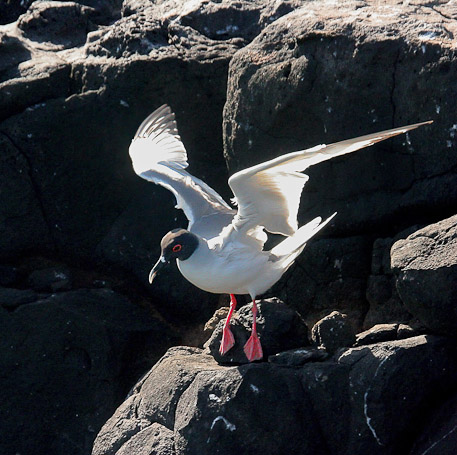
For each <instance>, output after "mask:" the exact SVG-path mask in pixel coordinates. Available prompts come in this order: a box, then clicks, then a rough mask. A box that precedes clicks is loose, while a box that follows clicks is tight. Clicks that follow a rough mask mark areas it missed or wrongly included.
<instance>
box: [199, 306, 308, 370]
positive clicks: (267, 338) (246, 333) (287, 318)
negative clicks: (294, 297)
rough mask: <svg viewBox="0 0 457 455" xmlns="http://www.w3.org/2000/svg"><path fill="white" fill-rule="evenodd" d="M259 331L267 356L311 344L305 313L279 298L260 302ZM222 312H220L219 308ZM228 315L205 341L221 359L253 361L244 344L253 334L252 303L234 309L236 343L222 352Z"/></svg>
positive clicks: (264, 352)
mask: <svg viewBox="0 0 457 455" xmlns="http://www.w3.org/2000/svg"><path fill="white" fill-rule="evenodd" d="M257 308H258V314H257V333H258V335H259V339H260V341H261V343H262V350H263V360H267V359H268V357H269V356H270V355H274V354H277V353H278V352H281V351H286V350H289V349H293V348H299V347H302V346H306V345H308V344H309V341H308V327H307V326H306V324H305V323H304V321H303V319H302V318H301V316H300V315H299V314H298V313H297V312H296V311H295V310H293V309H291V308H289V307H288V306H287V305H285V304H284V303H283V302H281V301H280V300H279V299H275V298H273V299H267V300H260V301H258V302H257ZM217 313H219V314H220V312H217ZM224 323H225V318H222V319H221V320H220V321H219V323H218V324H217V326H216V329H215V330H214V332H213V333H212V335H211V337H210V339H209V340H208V341H207V342H206V343H205V347H207V348H208V349H209V352H210V353H211V355H212V356H213V357H214V358H215V360H216V361H217V362H219V363H224V364H230V363H235V364H243V363H248V362H249V361H248V360H247V358H246V355H245V353H244V351H243V346H244V344H245V343H246V341H248V339H249V337H250V335H251V327H252V303H250V304H248V305H245V306H243V307H241V308H240V309H239V310H238V311H236V312H234V315H233V316H232V319H231V321H230V329H231V330H232V333H233V336H234V338H235V345H234V347H233V348H232V349H230V351H228V352H227V353H226V354H225V355H221V354H220V353H219V347H220V343H221V339H222V328H223V326H224Z"/></svg>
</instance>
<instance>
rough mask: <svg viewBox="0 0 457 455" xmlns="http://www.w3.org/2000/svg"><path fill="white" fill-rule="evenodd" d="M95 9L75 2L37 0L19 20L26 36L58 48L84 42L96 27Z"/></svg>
mask: <svg viewBox="0 0 457 455" xmlns="http://www.w3.org/2000/svg"><path fill="white" fill-rule="evenodd" d="M94 13H95V10H94V9H93V8H89V7H87V6H82V5H79V4H78V3H74V2H59V1H40V2H34V3H32V5H31V6H30V8H29V10H28V11H27V13H26V14H24V15H22V16H21V17H20V18H19V20H18V21H17V26H18V28H19V29H20V30H21V31H22V32H23V33H24V36H25V37H26V38H28V39H31V40H32V41H37V42H46V43H52V44H54V45H56V46H57V48H58V49H66V48H71V47H75V46H77V45H82V44H84V42H85V41H86V35H87V32H88V31H89V30H90V29H91V27H93V26H92V25H91V23H90V17H91V16H93V15H94Z"/></svg>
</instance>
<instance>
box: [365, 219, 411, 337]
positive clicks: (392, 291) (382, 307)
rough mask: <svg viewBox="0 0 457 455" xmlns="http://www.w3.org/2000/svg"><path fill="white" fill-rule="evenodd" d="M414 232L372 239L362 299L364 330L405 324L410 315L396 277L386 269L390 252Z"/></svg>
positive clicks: (389, 266)
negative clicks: (370, 257) (363, 304)
mask: <svg viewBox="0 0 457 455" xmlns="http://www.w3.org/2000/svg"><path fill="white" fill-rule="evenodd" d="M415 230H417V227H411V228H409V229H407V230H406V231H403V232H401V233H399V234H397V235H396V236H395V237H394V238H383V239H376V240H375V242H374V244H373V252H372V260H371V274H370V275H369V277H368V282H367V290H366V298H367V300H368V303H369V309H368V312H367V314H366V315H365V319H364V321H363V326H364V328H366V329H368V328H370V327H372V326H373V325H376V324H385V323H398V322H403V323H407V322H409V321H411V318H412V315H411V313H410V312H409V311H408V310H407V309H406V308H405V306H404V305H403V302H402V301H401V298H400V296H399V295H398V291H397V287H396V277H395V274H394V272H393V271H392V268H391V265H390V250H391V248H392V245H393V244H394V243H395V242H396V241H397V240H400V239H404V238H406V237H407V236H408V235H409V234H411V233H412V232H414V231H415Z"/></svg>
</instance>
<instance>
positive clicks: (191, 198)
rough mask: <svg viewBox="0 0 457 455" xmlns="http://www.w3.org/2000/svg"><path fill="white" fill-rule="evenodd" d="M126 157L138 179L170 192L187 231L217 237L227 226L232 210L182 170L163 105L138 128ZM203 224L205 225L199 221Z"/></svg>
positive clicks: (182, 157) (183, 158) (180, 151)
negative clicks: (187, 225) (129, 159)
mask: <svg viewBox="0 0 457 455" xmlns="http://www.w3.org/2000/svg"><path fill="white" fill-rule="evenodd" d="M129 154H130V157H131V159H132V164H133V169H134V170H135V172H136V173H137V174H138V175H139V176H140V177H142V178H144V179H146V180H149V181H151V182H154V183H157V184H159V185H161V186H163V187H165V188H167V189H168V190H170V191H171V192H172V193H173V194H174V196H175V198H176V202H177V205H176V208H180V209H182V210H183V211H184V213H185V215H186V217H187V219H188V220H189V228H188V229H189V230H192V231H193V232H194V230H193V229H192V228H197V230H198V232H197V233H199V234H200V235H202V236H203V237H207V236H211V235H217V233H219V232H220V230H221V229H222V228H223V227H224V226H226V225H227V224H230V222H231V220H232V218H233V216H234V214H235V211H234V210H233V209H231V208H230V206H229V205H228V204H227V203H226V202H225V201H224V200H223V199H222V197H221V196H220V195H219V194H218V193H216V191H214V190H213V189H212V188H211V187H210V186H208V185H207V184H206V183H205V182H203V181H202V180H200V179H198V178H196V177H194V176H192V175H190V174H189V173H188V172H186V171H185V168H186V167H187V166H188V163H187V153H186V149H185V147H184V144H183V143H182V142H181V138H180V137H179V134H178V130H177V127H176V121H175V116H174V114H173V112H172V111H171V109H170V108H169V107H168V106H167V105H163V106H161V107H159V108H158V109H157V110H155V111H154V112H153V113H152V114H151V115H149V116H148V117H147V118H146V119H145V120H144V121H143V122H142V123H141V125H140V127H139V128H138V130H137V132H136V134H135V136H134V138H133V140H132V143H131V145H130V149H129ZM203 221H205V222H203Z"/></svg>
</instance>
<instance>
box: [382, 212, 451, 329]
mask: <svg viewBox="0 0 457 455" xmlns="http://www.w3.org/2000/svg"><path fill="white" fill-rule="evenodd" d="M391 256H392V268H393V269H394V271H395V272H396V273H397V289H398V292H399V295H400V297H401V299H402V301H403V302H404V304H405V306H406V307H407V308H408V310H409V311H410V312H411V313H412V314H413V315H414V316H416V317H417V318H418V319H419V320H420V321H421V322H422V323H423V324H424V325H425V326H426V327H428V328H429V329H431V330H433V331H436V332H439V333H446V334H448V335H451V336H455V335H456V328H457V215H455V216H453V217H451V218H448V219H446V220H443V221H440V222H439V223H436V224H432V225H430V226H427V227H425V228H423V229H420V230H418V231H417V232H415V233H414V234H411V235H410V236H409V237H408V238H407V239H405V240H399V241H398V242H396V243H395V244H394V245H393V247H392V253H391Z"/></svg>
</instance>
